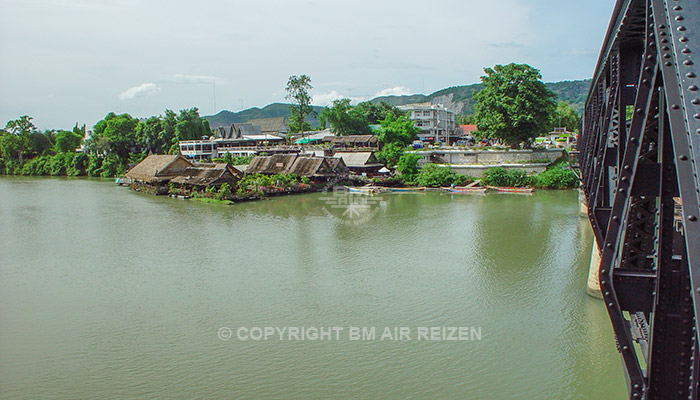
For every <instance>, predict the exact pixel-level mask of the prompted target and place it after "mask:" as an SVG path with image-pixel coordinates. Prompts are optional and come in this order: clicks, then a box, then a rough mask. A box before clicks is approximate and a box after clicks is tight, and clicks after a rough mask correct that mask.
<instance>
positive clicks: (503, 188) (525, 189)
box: [487, 186, 535, 194]
mask: <svg viewBox="0 0 700 400" xmlns="http://www.w3.org/2000/svg"><path fill="white" fill-rule="evenodd" d="M487 187H488V188H489V190H493V191H494V192H498V193H518V194H530V193H532V192H533V191H534V190H535V189H534V188H531V187H511V186H487Z"/></svg>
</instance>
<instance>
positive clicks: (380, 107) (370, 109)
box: [355, 100, 406, 124]
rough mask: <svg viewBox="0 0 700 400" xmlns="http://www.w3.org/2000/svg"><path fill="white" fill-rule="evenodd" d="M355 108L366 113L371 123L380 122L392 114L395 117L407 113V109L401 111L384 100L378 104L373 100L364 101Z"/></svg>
mask: <svg viewBox="0 0 700 400" xmlns="http://www.w3.org/2000/svg"><path fill="white" fill-rule="evenodd" d="M355 109H356V110H357V111H358V112H360V113H361V114H364V116H365V118H367V122H368V123H369V124H378V123H379V122H380V121H381V120H383V119H385V118H386V116H387V115H391V116H393V117H394V118H395V119H396V118H399V117H401V116H403V115H406V112H405V111H401V109H399V108H398V107H396V106H392V105H391V104H389V103H387V102H386V101H384V100H382V101H380V102H379V103H376V104H375V103H372V102H371V101H363V102H362V103H359V104H358V105H357V106H356V107H355Z"/></svg>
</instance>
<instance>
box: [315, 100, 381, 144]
mask: <svg viewBox="0 0 700 400" xmlns="http://www.w3.org/2000/svg"><path fill="white" fill-rule="evenodd" d="M320 119H321V120H322V121H324V122H328V123H329V124H330V125H331V132H333V133H334V134H335V135H336V136H346V135H364V134H370V133H372V131H371V130H370V129H369V123H368V122H367V117H366V116H365V115H364V114H363V113H362V112H361V110H359V107H353V106H352V105H350V99H339V100H333V105H331V106H330V107H326V108H324V109H323V111H321V116H320Z"/></svg>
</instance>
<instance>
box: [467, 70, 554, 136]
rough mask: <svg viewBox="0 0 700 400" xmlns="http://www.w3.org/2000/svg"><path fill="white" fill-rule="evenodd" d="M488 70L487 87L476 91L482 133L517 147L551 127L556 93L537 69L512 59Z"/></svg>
mask: <svg viewBox="0 0 700 400" xmlns="http://www.w3.org/2000/svg"><path fill="white" fill-rule="evenodd" d="M484 72H486V75H485V76H482V77H481V82H482V83H483V85H484V88H483V89H482V90H480V91H479V92H478V93H476V94H475V95H474V99H475V100H476V104H475V105H474V109H475V111H476V116H475V118H476V124H477V127H478V129H479V132H480V133H482V134H485V135H486V136H487V137H492V138H498V139H501V140H503V141H504V142H505V143H507V144H509V145H510V146H512V147H516V146H517V145H518V144H519V143H521V142H528V141H530V140H532V139H534V138H535V137H536V136H538V135H540V134H544V133H546V132H548V131H549V130H551V128H552V118H553V116H554V114H555V109H556V103H555V102H554V98H555V97H556V95H555V94H554V93H552V92H551V91H550V90H549V89H547V87H546V86H545V85H544V83H543V82H542V80H541V79H542V75H540V72H539V71H538V70H537V69H535V68H533V67H531V66H529V65H527V64H515V63H511V64H508V65H496V66H494V67H493V69H491V68H485V69H484Z"/></svg>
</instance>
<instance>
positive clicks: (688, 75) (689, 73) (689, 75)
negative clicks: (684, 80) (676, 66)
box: [685, 72, 697, 78]
mask: <svg viewBox="0 0 700 400" xmlns="http://www.w3.org/2000/svg"><path fill="white" fill-rule="evenodd" d="M685 76H687V77H688V78H695V77H696V76H697V75H695V72H688V73H687V74H685Z"/></svg>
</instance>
